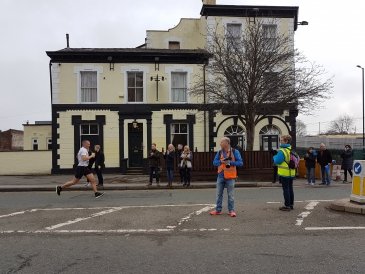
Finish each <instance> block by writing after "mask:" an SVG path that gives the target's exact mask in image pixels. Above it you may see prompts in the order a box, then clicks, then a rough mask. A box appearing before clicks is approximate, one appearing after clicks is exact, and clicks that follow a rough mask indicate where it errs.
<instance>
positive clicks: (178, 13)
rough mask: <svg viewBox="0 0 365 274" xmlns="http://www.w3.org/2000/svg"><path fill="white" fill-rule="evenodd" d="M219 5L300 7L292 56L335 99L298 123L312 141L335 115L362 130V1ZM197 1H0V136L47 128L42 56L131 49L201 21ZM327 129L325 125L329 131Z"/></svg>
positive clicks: (262, 0) (223, 0)
mask: <svg viewBox="0 0 365 274" xmlns="http://www.w3.org/2000/svg"><path fill="white" fill-rule="evenodd" d="M217 3H218V4H237V5H291V6H299V20H306V21H309V26H299V28H298V30H297V31H296V34H295V41H296V48H298V49H299V50H300V51H302V52H303V53H304V54H305V55H306V56H307V57H308V58H309V59H310V60H313V61H316V62H317V63H319V64H322V65H323V66H324V67H325V69H326V70H327V72H328V75H329V76H331V75H333V76H334V85H335V87H334V93H333V96H332V99H330V100H328V101H327V102H325V104H324V105H323V108H322V109H320V108H318V109H314V110H313V116H300V119H302V120H303V121H304V122H305V123H306V124H307V125H308V131H309V133H311V134H315V133H317V132H318V123H319V122H321V124H322V129H325V127H326V126H327V125H328V121H330V120H332V119H334V118H335V117H337V116H338V115H340V114H344V113H347V114H350V115H352V116H354V117H355V118H357V119H356V127H357V131H358V132H360V131H361V130H362V127H361V125H362V123H361V121H362V120H361V117H362V108H361V107H362V105H361V102H362V101H361V70H360V69H359V68H356V65H358V64H359V65H362V66H365V53H364V52H365V23H364V16H365V15H364V8H365V1H363V0H347V1H342V0H302V1H299V0H217ZM200 9H201V0H180V1H179V0H106V1H97V0H58V1H50V0H31V1H30V0H0V62H1V65H0V80H1V81H0V84H1V86H0V96H1V97H0V98H1V105H0V130H6V129H9V128H15V129H22V124H23V123H25V122H26V121H27V120H29V121H30V122H34V121H35V120H51V111H50V109H51V107H50V88H49V71H48V62H49V58H48V56H47V55H46V53H45V51H46V50H59V49H62V48H64V47H65V46H66V42H65V33H69V34H70V46H71V47H136V46H138V45H140V44H142V43H143V42H144V39H145V36H146V29H162V30H166V29H169V28H171V27H174V26H175V25H176V24H177V23H178V22H179V20H180V18H182V17H194V18H198V17H199V16H200V15H199V13H200ZM326 122H327V123H326Z"/></svg>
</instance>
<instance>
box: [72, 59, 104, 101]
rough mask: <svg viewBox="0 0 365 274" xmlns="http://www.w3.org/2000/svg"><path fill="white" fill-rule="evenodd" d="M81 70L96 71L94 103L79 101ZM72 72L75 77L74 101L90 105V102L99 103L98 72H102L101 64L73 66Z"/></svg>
mask: <svg viewBox="0 0 365 274" xmlns="http://www.w3.org/2000/svg"><path fill="white" fill-rule="evenodd" d="M81 71H96V72H97V92H96V93H97V102H96V103H83V102H81V74H80V72H81ZM74 73H75V74H76V78H77V83H76V86H77V94H76V98H75V102H77V103H78V104H82V105H90V104H99V103H100V81H99V80H100V74H102V73H103V66H101V65H92V64H83V65H79V66H75V67H74Z"/></svg>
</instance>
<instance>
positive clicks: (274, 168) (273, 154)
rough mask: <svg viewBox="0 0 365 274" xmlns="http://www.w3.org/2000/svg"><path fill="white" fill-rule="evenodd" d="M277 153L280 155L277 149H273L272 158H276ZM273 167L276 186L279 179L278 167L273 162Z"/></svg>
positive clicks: (273, 180)
mask: <svg viewBox="0 0 365 274" xmlns="http://www.w3.org/2000/svg"><path fill="white" fill-rule="evenodd" d="M277 153H278V151H277V150H276V149H271V155H272V156H275V155H276V154H277ZM272 167H273V178H272V183H273V184H275V183H276V181H277V179H278V166H277V165H275V163H274V162H273V164H272Z"/></svg>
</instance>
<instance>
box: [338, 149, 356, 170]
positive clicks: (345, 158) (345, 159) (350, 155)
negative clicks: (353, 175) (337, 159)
mask: <svg viewBox="0 0 365 274" xmlns="http://www.w3.org/2000/svg"><path fill="white" fill-rule="evenodd" d="M341 158H342V164H341V168H342V169H343V170H348V169H352V166H353V165H354V152H353V151H352V149H349V150H347V151H344V152H342V153H341Z"/></svg>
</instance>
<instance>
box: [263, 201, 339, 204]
mask: <svg viewBox="0 0 365 274" xmlns="http://www.w3.org/2000/svg"><path fill="white" fill-rule="evenodd" d="M333 201H334V200H305V201H295V203H310V202H320V203H321V202H333ZM266 203H267V204H281V203H282V202H266Z"/></svg>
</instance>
